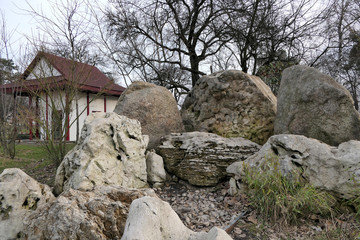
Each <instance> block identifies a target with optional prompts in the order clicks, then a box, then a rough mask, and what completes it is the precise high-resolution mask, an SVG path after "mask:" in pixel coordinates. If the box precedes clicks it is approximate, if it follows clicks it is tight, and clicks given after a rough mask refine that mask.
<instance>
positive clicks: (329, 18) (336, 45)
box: [311, 0, 360, 110]
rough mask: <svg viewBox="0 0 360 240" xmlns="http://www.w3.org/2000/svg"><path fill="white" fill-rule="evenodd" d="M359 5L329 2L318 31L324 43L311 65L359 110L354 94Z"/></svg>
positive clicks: (347, 1)
mask: <svg viewBox="0 0 360 240" xmlns="http://www.w3.org/2000/svg"><path fill="white" fill-rule="evenodd" d="M359 9H360V2H359V1H353V0H331V4H330V6H329V8H328V11H327V12H326V14H325V15H324V16H323V18H324V20H325V24H324V26H323V31H322V32H321V33H322V35H323V38H324V39H326V40H327V44H326V45H325V46H324V49H323V51H322V53H321V54H319V57H317V58H316V59H315V60H314V61H313V63H312V64H311V66H314V67H317V68H320V69H321V70H322V71H324V72H325V73H327V74H329V75H330V76H332V77H334V78H335V79H336V80H337V81H338V82H339V83H341V84H343V85H344V86H345V87H347V89H348V90H349V91H350V93H351V95H352V97H353V100H354V104H355V108H356V109H357V110H358V109H359V103H358V102H359V99H358V95H359V93H358V91H359V85H360V80H359V78H360V74H359V71H358V65H357V61H355V59H356V58H357V59H359V57H360V56H359V52H358V46H359V39H358V37H359V32H360V11H359Z"/></svg>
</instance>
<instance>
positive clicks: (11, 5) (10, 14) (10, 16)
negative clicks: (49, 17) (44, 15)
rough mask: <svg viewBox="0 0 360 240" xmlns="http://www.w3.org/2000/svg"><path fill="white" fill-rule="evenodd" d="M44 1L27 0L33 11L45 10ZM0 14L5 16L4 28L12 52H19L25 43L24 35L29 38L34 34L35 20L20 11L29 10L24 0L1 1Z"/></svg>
mask: <svg viewBox="0 0 360 240" xmlns="http://www.w3.org/2000/svg"><path fill="white" fill-rule="evenodd" d="M47 2H48V1H46V0H28V3H29V4H31V6H33V7H34V8H35V9H40V8H41V7H42V8H43V9H46V8H47V7H48V4H47ZM0 9H1V12H2V13H3V14H4V15H5V21H6V28H7V31H8V32H9V33H12V35H11V43H12V49H11V50H12V51H13V53H14V54H17V53H18V52H19V48H20V46H21V45H22V44H25V43H26V39H25V35H28V36H30V35H31V33H35V32H36V22H35V20H34V19H33V18H32V17H31V16H29V15H27V14H26V13H25V12H24V11H23V10H22V9H29V6H28V4H27V2H26V1H25V0H1V1H0Z"/></svg>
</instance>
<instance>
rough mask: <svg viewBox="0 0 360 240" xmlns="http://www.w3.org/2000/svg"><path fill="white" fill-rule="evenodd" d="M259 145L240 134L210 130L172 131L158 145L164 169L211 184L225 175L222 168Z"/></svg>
mask: <svg viewBox="0 0 360 240" xmlns="http://www.w3.org/2000/svg"><path fill="white" fill-rule="evenodd" d="M259 149H260V146H259V145H258V144H256V143H253V142H251V141H249V140H246V139H243V138H223V137H220V136H218V135H216V134H213V133H205V132H189V133H173V134H170V135H167V136H165V137H164V139H163V142H162V144H161V145H159V147H158V152H159V154H160V155H161V156H162V157H163V159H164V164H165V168H166V170H167V171H168V172H170V173H173V174H175V175H176V176H177V177H179V178H181V179H184V180H186V181H188V182H189V183H190V184H193V185H197V186H213V185H215V184H217V183H219V182H220V181H221V180H223V179H224V178H225V177H226V175H227V174H226V168H227V167H228V166H229V165H230V164H232V163H233V162H235V161H238V160H245V159H246V158H247V157H249V156H251V155H252V154H254V153H255V152H257V151H258V150H259Z"/></svg>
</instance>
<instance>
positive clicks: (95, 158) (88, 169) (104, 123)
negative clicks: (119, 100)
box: [54, 113, 148, 195]
mask: <svg viewBox="0 0 360 240" xmlns="http://www.w3.org/2000/svg"><path fill="white" fill-rule="evenodd" d="M147 143H148V137H147V136H144V135H142V134H141V126H140V123H139V122H138V121H137V120H132V119H129V118H127V117H125V116H120V115H118V114H116V113H96V114H92V115H90V116H88V117H87V118H86V120H85V123H84V127H83V129H82V131H81V138H80V140H79V143H78V144H77V145H76V146H75V147H74V148H73V149H72V150H71V151H70V152H69V153H68V154H67V155H66V156H65V158H64V160H63V161H62V162H61V164H60V166H59V167H58V170H57V173H56V178H55V186H54V192H55V194H56V195H59V194H60V193H61V192H62V191H65V190H68V189H70V188H72V189H79V190H82V191H88V190H92V189H93V188H94V186H96V185H117V186H124V187H129V188H143V187H146V186H147V173H146V160H145V150H146V146H147Z"/></svg>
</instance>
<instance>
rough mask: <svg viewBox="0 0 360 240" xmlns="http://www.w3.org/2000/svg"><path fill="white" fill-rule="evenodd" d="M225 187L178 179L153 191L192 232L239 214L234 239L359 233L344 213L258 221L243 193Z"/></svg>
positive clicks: (330, 236)
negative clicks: (282, 223)
mask: <svg viewBox="0 0 360 240" xmlns="http://www.w3.org/2000/svg"><path fill="white" fill-rule="evenodd" d="M228 187H229V186H228V183H227V182H226V183H222V184H219V185H217V186H215V187H207V188H199V187H194V186H191V185H189V184H187V183H186V182H183V181H179V182H170V183H167V184H165V185H164V186H163V187H162V188H157V189H154V190H155V192H156V193H157V194H158V195H159V197H160V198H161V199H162V200H164V201H166V202H168V203H169V204H170V205H171V207H172V208H173V209H174V210H175V212H176V213H177V214H178V215H179V217H180V219H181V220H182V221H183V223H184V224H185V226H187V227H188V228H190V229H191V230H194V231H209V230H210V229H211V228H212V227H214V226H216V227H219V228H222V229H227V228H228V227H229V225H231V223H232V222H234V221H233V220H234V219H236V218H237V217H239V216H241V217H240V219H239V220H238V221H237V223H236V224H235V226H234V228H233V229H232V231H231V232H230V233H229V235H230V236H231V237H232V238H233V239H235V240H245V239H246V240H247V239H274V240H275V239H294V240H298V239H299V240H302V239H319V240H321V239H334V240H335V239H344V240H345V239H359V238H354V234H355V232H354V231H357V232H359V226H356V223H355V221H354V220H353V219H349V216H345V215H344V216H340V217H338V218H334V219H322V218H319V217H318V216H316V215H313V216H310V217H309V219H307V220H303V221H301V222H300V223H299V224H298V225H296V226H288V227H286V228H285V227H282V228H280V227H279V226H278V225H276V224H273V225H265V224H262V223H261V222H260V220H258V218H257V216H256V213H255V210H254V209H253V208H252V207H250V205H249V203H248V201H247V197H246V195H245V194H242V195H239V196H235V197H232V196H229V195H228V193H227V190H228Z"/></svg>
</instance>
